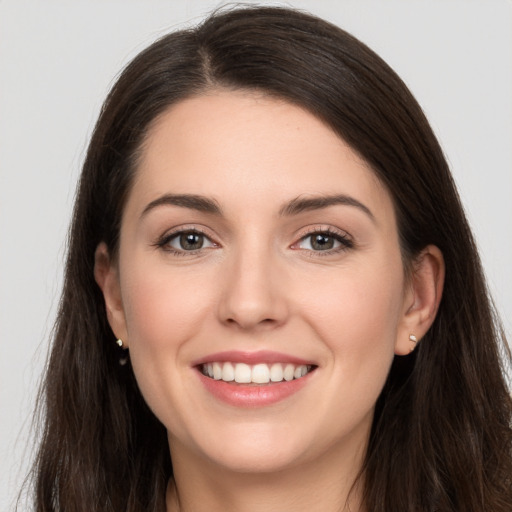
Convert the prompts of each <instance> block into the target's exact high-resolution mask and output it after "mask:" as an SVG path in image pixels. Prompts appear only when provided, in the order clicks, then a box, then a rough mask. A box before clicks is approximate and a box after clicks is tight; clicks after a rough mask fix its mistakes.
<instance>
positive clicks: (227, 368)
mask: <svg viewBox="0 0 512 512" xmlns="http://www.w3.org/2000/svg"><path fill="white" fill-rule="evenodd" d="M222 380H225V381H226V382H232V381H234V380H235V368H234V367H233V365H232V364H231V363H224V366H223V367H222Z"/></svg>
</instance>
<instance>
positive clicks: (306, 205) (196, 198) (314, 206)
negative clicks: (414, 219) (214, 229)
mask: <svg viewBox="0 0 512 512" xmlns="http://www.w3.org/2000/svg"><path fill="white" fill-rule="evenodd" d="M335 205H344V206H353V207H355V208H358V209H360V210H361V211H362V212H364V213H365V214H366V215H367V216H368V217H370V219H371V220H372V221H373V222H375V216H374V215H373V213H372V212H371V210H370V209H369V208H368V207H367V206H365V205H364V204H363V203H361V202H360V201H358V200H357V199H355V198H353V197H351V196H347V195H345V194H336V195H330V196H319V197H296V198H295V199H292V200H291V201H289V202H288V203H286V204H285V205H283V206H282V207H281V208H280V210H279V215H280V216H282V217H289V216H292V215H298V214H299V213H303V212H307V211H313V210H321V209H323V208H328V207H329V206H335ZM159 206H179V207H182V208H189V209H191V210H197V211H199V212H203V213H209V214H212V215H217V216H222V209H221V207H220V205H219V204H218V203H217V201H216V200H215V199H211V198H209V197H206V196H201V195H197V194H165V195H163V196H161V197H158V198H157V199H155V200H154V201H151V202H150V203H149V204H148V205H147V206H146V207H145V208H144V210H143V212H142V214H141V217H144V216H145V215H146V214H147V213H148V212H150V211H151V210H153V209H155V208H157V207H159Z"/></svg>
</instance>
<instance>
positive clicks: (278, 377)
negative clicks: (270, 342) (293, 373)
mask: <svg viewBox="0 0 512 512" xmlns="http://www.w3.org/2000/svg"><path fill="white" fill-rule="evenodd" d="M270 380H271V381H272V382H281V381H282V380H283V365H282V364H279V363H275V364H273V365H272V366H271V367H270Z"/></svg>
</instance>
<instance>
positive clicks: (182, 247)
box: [158, 230, 215, 254]
mask: <svg viewBox="0 0 512 512" xmlns="http://www.w3.org/2000/svg"><path fill="white" fill-rule="evenodd" d="M158 245H159V246H160V247H162V248H163V249H166V250H169V251H171V252H174V253H180V254H182V253H186V252H195V251H199V250H201V249H206V248H208V247H214V246H215V244H214V243H213V242H212V241H211V240H210V239H209V238H208V237H207V236H206V235H204V234H203V233H201V232H199V231H196V230H186V231H179V232H175V233H172V234H170V235H168V236H166V237H164V238H163V239H162V240H161V241H159V242H158Z"/></svg>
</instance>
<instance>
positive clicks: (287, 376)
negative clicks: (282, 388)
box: [200, 361, 315, 384]
mask: <svg viewBox="0 0 512 512" xmlns="http://www.w3.org/2000/svg"><path fill="white" fill-rule="evenodd" d="M314 368H315V367H314V366H313V365H305V364H292V363H273V364H265V363H258V364H254V365H249V364H245V363H233V362H229V361H227V362H212V363H204V364H202V365H201V367H200V369H201V372H202V374H203V375H205V376H207V377H210V378H211V379H214V380H222V381H224V382H232V383H237V384H271V383H278V382H283V381H286V382H290V381H292V380H294V379H300V378H302V377H304V376H305V375H307V374H308V373H309V372H311V371H312V370H313V369H314Z"/></svg>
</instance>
